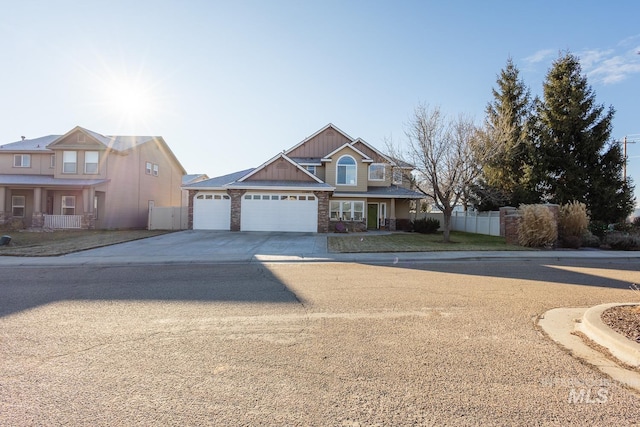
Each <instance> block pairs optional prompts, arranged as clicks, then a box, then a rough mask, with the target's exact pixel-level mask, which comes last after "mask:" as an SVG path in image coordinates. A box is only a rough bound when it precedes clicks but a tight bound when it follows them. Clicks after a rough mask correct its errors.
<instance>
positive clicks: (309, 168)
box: [304, 165, 316, 175]
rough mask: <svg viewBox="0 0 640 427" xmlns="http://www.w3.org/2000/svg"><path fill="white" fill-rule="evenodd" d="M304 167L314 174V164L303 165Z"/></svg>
mask: <svg viewBox="0 0 640 427" xmlns="http://www.w3.org/2000/svg"><path fill="white" fill-rule="evenodd" d="M304 168H305V169H306V170H308V171H309V172H310V173H312V174H314V175H315V174H316V167H315V166H313V165H309V166H305V167H304Z"/></svg>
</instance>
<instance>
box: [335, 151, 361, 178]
mask: <svg viewBox="0 0 640 427" xmlns="http://www.w3.org/2000/svg"><path fill="white" fill-rule="evenodd" d="M356 172H357V167H356V161H355V159H354V158H353V157H351V156H342V157H340V159H339V160H338V163H337V165H336V174H337V177H336V184H338V185H356Z"/></svg>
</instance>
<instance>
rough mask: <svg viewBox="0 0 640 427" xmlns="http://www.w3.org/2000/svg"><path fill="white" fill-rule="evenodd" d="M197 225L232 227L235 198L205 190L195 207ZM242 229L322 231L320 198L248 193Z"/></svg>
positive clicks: (243, 199) (198, 226) (227, 228)
mask: <svg viewBox="0 0 640 427" xmlns="http://www.w3.org/2000/svg"><path fill="white" fill-rule="evenodd" d="M193 209H194V211H193V228H194V229H200V230H229V228H230V223H231V200H230V199H229V196H228V195H226V194H221V193H207V192H201V193H198V194H197V195H196V198H195V200H194V206H193ZM240 229H241V230H242V231H298V232H313V233H315V232H317V231H318V199H317V198H316V197H315V196H314V195H313V194H304V193H300V194H294V193H245V194H244V195H243V196H242V212H241V220H240Z"/></svg>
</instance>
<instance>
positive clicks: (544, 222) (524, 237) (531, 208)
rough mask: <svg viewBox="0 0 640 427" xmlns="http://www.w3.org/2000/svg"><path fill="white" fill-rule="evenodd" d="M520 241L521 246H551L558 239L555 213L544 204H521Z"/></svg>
mask: <svg viewBox="0 0 640 427" xmlns="http://www.w3.org/2000/svg"><path fill="white" fill-rule="evenodd" d="M520 215H521V216H520V221H519V222H518V243H520V245H521V246H528V247H543V246H551V245H553V244H554V243H555V242H556V240H558V227H557V226H556V221H555V218H554V217H553V214H552V213H551V211H550V210H549V208H547V207H546V206H544V205H520Z"/></svg>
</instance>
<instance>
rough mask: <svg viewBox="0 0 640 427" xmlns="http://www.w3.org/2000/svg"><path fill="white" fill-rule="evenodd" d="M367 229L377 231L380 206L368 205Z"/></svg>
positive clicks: (375, 204)
mask: <svg viewBox="0 0 640 427" xmlns="http://www.w3.org/2000/svg"><path fill="white" fill-rule="evenodd" d="M367 228H368V229H370V230H375V229H377V228H378V204H377V203H370V204H368V205H367Z"/></svg>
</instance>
